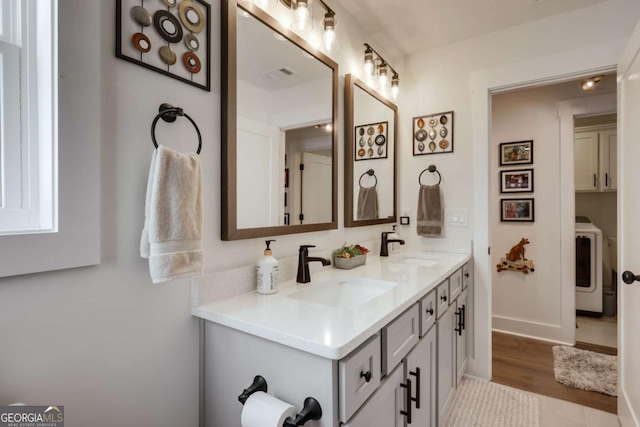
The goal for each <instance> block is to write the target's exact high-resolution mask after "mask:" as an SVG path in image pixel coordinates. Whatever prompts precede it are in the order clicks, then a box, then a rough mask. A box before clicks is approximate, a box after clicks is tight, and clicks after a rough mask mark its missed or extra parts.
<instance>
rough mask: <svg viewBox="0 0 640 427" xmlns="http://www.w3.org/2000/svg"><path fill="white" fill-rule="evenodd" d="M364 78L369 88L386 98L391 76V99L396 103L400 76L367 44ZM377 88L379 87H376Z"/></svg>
mask: <svg viewBox="0 0 640 427" xmlns="http://www.w3.org/2000/svg"><path fill="white" fill-rule="evenodd" d="M364 46H365V50H364V66H363V71H364V78H363V80H365V81H366V82H367V84H368V85H369V86H371V87H372V88H374V89H377V90H378V91H379V92H380V93H382V94H383V95H384V96H388V95H389V76H390V75H391V76H393V77H392V78H391V91H390V92H391V98H392V99H393V100H394V101H395V100H396V99H397V98H398V93H399V92H400V75H399V74H398V72H397V71H396V70H395V69H394V68H393V67H392V66H391V65H389V63H388V62H387V61H386V60H385V59H384V58H383V57H382V56H380V54H379V53H378V52H376V51H375V49H374V48H372V47H371V45H370V44H369V43H365V44H364ZM376 86H377V87H376Z"/></svg>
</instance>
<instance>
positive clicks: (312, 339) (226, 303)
mask: <svg viewBox="0 0 640 427" xmlns="http://www.w3.org/2000/svg"><path fill="white" fill-rule="evenodd" d="M421 254H424V255H427V254H428V256H430V257H433V258H437V259H438V260H439V261H438V262H437V263H436V264H435V265H433V266H429V267H424V266H420V265H412V264H409V263H407V262H406V261H405V262H403V259H402V257H403V256H404V257H406V256H408V255H407V254H399V255H392V256H390V257H388V258H386V257H377V256H371V254H369V255H368V256H367V263H366V264H365V265H363V266H361V267H356V268H353V269H351V270H339V269H336V268H334V267H333V266H331V267H325V268H323V269H322V271H317V272H313V273H312V274H311V282H310V283H307V284H299V283H296V282H295V280H292V281H289V282H285V283H282V284H280V285H279V286H278V293H276V294H273V295H260V294H258V293H257V292H249V293H246V294H243V295H239V296H237V297H234V298H229V299H226V300H222V301H217V302H214V303H211V304H206V305H202V306H200V307H194V308H193V309H192V314H193V315H194V316H197V317H200V318H202V319H205V320H209V321H211V322H215V323H218V324H220V325H224V326H227V327H230V328H233V329H237V330H239V331H243V332H246V333H248V334H251V335H256V336H258V337H261V338H264V339H267V340H270V341H274V342H277V343H280V344H283V345H286V346H289V347H292V348H296V349H299V350H302V351H305V352H308V353H312V354H315V355H318V356H321V357H326V358H329V359H334V360H339V359H342V358H343V357H345V356H346V355H348V354H349V353H350V352H351V351H353V350H354V349H356V348H357V347H358V346H359V345H360V344H362V343H363V342H365V341H366V340H367V339H368V338H369V337H371V336H372V335H374V334H375V333H377V332H378V331H379V330H380V329H381V328H382V327H383V326H385V325H386V324H387V323H389V322H390V321H391V320H393V319H394V318H395V317H397V316H398V315H400V314H402V313H403V312H404V311H405V310H406V309H408V308H409V307H411V305H412V304H414V303H415V302H417V301H419V300H420V299H421V298H422V297H423V296H425V295H426V294H428V293H429V292H430V291H431V290H433V289H434V288H435V287H436V286H437V285H439V284H440V283H442V281H443V280H445V279H446V278H447V277H449V276H450V275H451V274H452V273H453V272H455V271H456V270H457V269H459V268H460V267H462V266H463V265H464V264H465V263H466V262H467V261H469V260H470V259H471V256H470V255H467V254H458V253H449V252H421ZM340 276H356V277H361V278H367V279H376V280H384V281H388V282H393V283H395V284H396V285H395V286H393V287H392V288H390V289H389V290H388V291H386V292H384V293H383V294H382V295H380V296H378V297H375V298H373V299H371V300H370V301H368V302H366V303H364V304H363V305H361V306H359V307H356V308H337V307H331V306H328V305H323V304H319V303H314V302H308V301H304V300H300V299H296V298H293V297H292V296H291V295H292V294H294V293H295V292H298V291H300V290H303V289H306V288H309V287H313V286H322V284H323V282H326V281H327V280H331V279H333V278H336V277H340Z"/></svg>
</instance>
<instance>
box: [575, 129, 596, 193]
mask: <svg viewBox="0 0 640 427" xmlns="http://www.w3.org/2000/svg"><path fill="white" fill-rule="evenodd" d="M574 141H575V144H574V160H575V161H574V165H575V184H576V191H596V190H597V189H598V132H579V133H576V134H575V139H574Z"/></svg>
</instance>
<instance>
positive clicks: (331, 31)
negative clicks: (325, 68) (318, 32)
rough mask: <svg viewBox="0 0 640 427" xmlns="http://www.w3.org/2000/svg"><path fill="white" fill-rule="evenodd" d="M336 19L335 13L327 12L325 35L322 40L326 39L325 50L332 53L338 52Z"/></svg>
mask: <svg viewBox="0 0 640 427" xmlns="http://www.w3.org/2000/svg"><path fill="white" fill-rule="evenodd" d="M335 28H336V19H335V16H334V14H333V13H331V12H327V13H326V14H325V15H324V34H323V36H322V38H323V39H324V48H325V50H326V51H327V52H332V51H335V50H337V47H338V44H337V43H336V42H337V36H336V30H335Z"/></svg>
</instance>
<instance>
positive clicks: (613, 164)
mask: <svg viewBox="0 0 640 427" xmlns="http://www.w3.org/2000/svg"><path fill="white" fill-rule="evenodd" d="M600 135H601V139H600V141H601V144H602V171H601V172H600V175H601V176H604V182H603V186H602V189H603V190H617V189H618V141H617V131H616V130H606V131H603V132H602V133H601V134H600Z"/></svg>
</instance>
